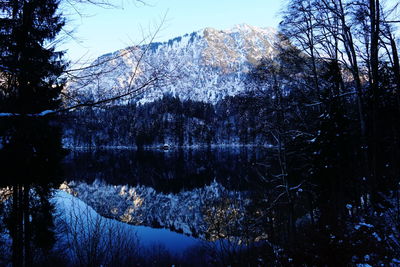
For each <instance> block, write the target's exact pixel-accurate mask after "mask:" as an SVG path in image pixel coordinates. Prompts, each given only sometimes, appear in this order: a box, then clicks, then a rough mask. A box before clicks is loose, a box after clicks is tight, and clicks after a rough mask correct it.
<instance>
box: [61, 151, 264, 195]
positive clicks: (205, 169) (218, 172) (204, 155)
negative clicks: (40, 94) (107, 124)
mask: <svg viewBox="0 0 400 267" xmlns="http://www.w3.org/2000/svg"><path fill="white" fill-rule="evenodd" d="M267 153H268V152H267V151H266V150H263V149H259V148H258V149H255V148H240V149H239V148H237V149H207V148H204V149H185V150H182V149H180V150H179V149H177V150H172V151H168V152H164V151H161V150H155V151H149V150H145V151H135V150H103V151H101V150H99V151H92V152H88V151H86V152H77V151H75V152H71V153H70V155H69V156H67V157H66V160H65V162H64V166H65V177H66V180H67V181H71V180H75V181H78V180H82V181H86V182H93V181H94V180H95V179H103V180H105V181H107V183H110V184H115V185H118V184H129V185H136V184H141V185H146V186H151V187H153V188H155V189H156V190H157V191H161V192H174V193H178V192H179V191H181V190H191V189H193V188H200V187H203V186H204V185H206V184H210V183H211V182H212V181H213V180H214V179H215V180H217V181H218V182H219V183H221V184H223V185H224V187H226V188H230V189H239V188H240V189H245V188H247V187H248V186H249V185H250V183H249V181H251V179H253V177H255V176H256V175H257V174H256V172H255V170H254V163H255V162H257V161H260V160H261V158H262V157H264V156H265V155H266V154H267Z"/></svg>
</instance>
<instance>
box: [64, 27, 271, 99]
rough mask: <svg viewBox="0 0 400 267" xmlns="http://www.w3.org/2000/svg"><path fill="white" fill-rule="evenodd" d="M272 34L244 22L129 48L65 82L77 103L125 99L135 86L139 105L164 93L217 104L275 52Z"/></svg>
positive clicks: (236, 88)
mask: <svg viewBox="0 0 400 267" xmlns="http://www.w3.org/2000/svg"><path fill="white" fill-rule="evenodd" d="M276 38H277V37H276V30H274V29H272V28H258V27H254V26H249V25H246V24H242V25H237V26H235V27H233V28H232V29H229V30H216V29H213V28H205V29H203V30H200V31H197V32H193V33H191V34H185V35H184V36H181V37H177V38H174V39H172V40H169V41H167V42H163V43H150V44H148V45H141V46H133V47H128V48H125V49H121V50H119V51H116V52H114V53H110V54H106V55H103V56H101V57H99V58H98V59H97V60H96V61H95V62H94V63H93V64H92V67H89V68H87V69H84V70H83V71H81V72H80V73H79V74H78V75H76V76H77V77H74V79H71V80H70V81H69V85H68V89H67V90H68V92H69V94H70V96H71V97H72V98H74V99H79V100H80V101H82V100H85V101H98V100H102V99H106V98H110V97H114V96H117V95H121V94H127V98H125V101H124V103H126V102H127V101H128V100H129V98H131V94H129V93H130V92H132V91H134V90H136V89H138V88H139V91H140V90H142V91H143V92H142V94H140V96H139V97H137V98H135V101H139V102H140V103H146V102H152V101H154V100H155V99H159V98H161V97H162V96H163V95H164V94H170V95H173V96H177V97H179V98H180V99H182V100H187V99H191V100H195V101H204V102H211V103H216V102H217V101H219V100H221V99H223V98H224V97H226V96H233V95H237V94H238V93H240V92H243V91H244V90H245V86H244V83H243V79H244V75H245V74H246V73H247V72H248V71H249V70H250V68H251V67H252V66H254V65H255V64H257V62H258V60H260V59H261V57H262V56H273V54H274V46H273V44H274V42H275V40H276ZM142 87H143V89H141V88H142ZM118 103H121V102H118Z"/></svg>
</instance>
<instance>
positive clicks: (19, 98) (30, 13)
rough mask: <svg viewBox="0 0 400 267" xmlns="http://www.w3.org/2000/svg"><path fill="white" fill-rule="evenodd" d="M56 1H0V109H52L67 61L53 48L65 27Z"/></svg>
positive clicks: (21, 112)
mask: <svg viewBox="0 0 400 267" xmlns="http://www.w3.org/2000/svg"><path fill="white" fill-rule="evenodd" d="M58 5H59V1H57V0H5V1H1V2H0V55H1V56H0V77H1V79H0V101H1V102H0V110H1V111H3V112H13V113H19V114H28V113H37V112H41V111H44V110H48V109H55V108H57V106H58V105H59V102H60V98H59V94H60V92H61V90H62V88H63V83H64V81H63V79H60V76H61V75H62V73H63V71H64V70H65V67H66V63H65V62H64V61H63V60H62V56H63V52H56V51H55V47H54V45H55V42H54V41H55V39H56V36H57V34H58V33H59V32H60V30H61V28H62V27H63V26H64V19H63V18H62V16H61V14H60V13H59V12H58V11H57V10H58Z"/></svg>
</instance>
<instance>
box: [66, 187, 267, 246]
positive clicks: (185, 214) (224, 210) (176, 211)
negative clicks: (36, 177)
mask: <svg viewBox="0 0 400 267" xmlns="http://www.w3.org/2000/svg"><path fill="white" fill-rule="evenodd" d="M64 188H65V189H66V190H67V191H69V192H71V193H73V194H75V195H76V196H77V197H78V198H80V199H81V200H83V201H84V202H85V203H87V204H88V205H90V206H92V207H93V208H94V209H95V210H96V211H97V212H99V213H100V214H102V215H103V216H106V217H111V218H116V219H118V220H121V221H124V222H127V223H131V224H136V225H148V226H158V227H165V228H169V229H173V230H175V231H178V232H183V233H185V234H188V235H194V236H199V237H201V238H203V239H207V240H215V239H218V238H227V237H234V236H235V237H237V236H240V237H243V235H245V234H248V233H247V232H246V229H247V228H248V227H249V225H248V222H249V220H248V219H249V218H248V215H249V214H247V209H248V207H249V205H251V204H252V201H251V200H250V198H249V193H248V192H239V191H232V190H227V189H226V188H224V187H223V186H222V185H221V184H219V183H217V182H215V181H214V182H212V183H211V184H210V185H206V186H204V187H202V188H196V189H193V190H191V191H181V192H179V193H176V194H172V193H169V194H164V193H159V192H157V191H155V190H154V189H153V188H151V187H146V186H134V187H131V186H121V185H119V186H113V185H108V184H106V183H104V182H100V181H98V180H96V181H94V182H93V183H92V184H86V183H83V182H71V183H69V185H64ZM252 234H253V235H255V234H257V233H255V232H253V233H252ZM258 234H259V235H262V233H258ZM246 237H249V236H246ZM253 238H254V239H255V238H260V236H254V237H253Z"/></svg>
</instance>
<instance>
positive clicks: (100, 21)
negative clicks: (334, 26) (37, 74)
mask: <svg viewBox="0 0 400 267" xmlns="http://www.w3.org/2000/svg"><path fill="white" fill-rule="evenodd" d="M145 1H146V3H147V5H143V4H139V3H133V1H132V2H129V0H124V2H123V3H122V4H121V5H120V6H121V8H117V9H104V8H99V7H94V6H89V5H87V6H79V7H77V6H75V7H74V8H77V9H79V12H80V13H82V14H83V16H78V15H77V14H76V12H75V10H74V9H73V8H72V7H70V6H65V7H63V12H64V13H65V14H66V15H67V18H68V29H74V33H73V36H74V39H71V38H69V39H68V40H66V41H64V43H63V44H62V46H61V47H60V48H61V49H63V50H67V57H68V58H69V59H71V60H73V61H76V60H77V59H78V58H80V57H82V56H83V57H84V58H85V59H87V60H91V59H94V58H96V57H98V56H100V55H102V54H105V53H108V52H112V51H115V50H117V49H121V48H124V47H126V46H129V45H133V44H135V43H138V42H140V41H141V40H142V39H143V33H142V32H143V31H144V32H145V34H148V33H149V31H152V30H154V27H155V26H156V25H159V23H160V21H161V19H162V18H163V17H164V16H165V15H166V21H165V22H164V24H163V29H162V30H161V31H160V32H159V33H158V35H157V41H166V40H168V39H171V38H174V37H176V36H180V35H183V34H185V33H191V32H193V31H196V30H199V29H202V28H205V27H213V28H217V29H228V28H230V27H232V26H234V25H235V24H241V23H247V24H250V25H254V26H259V27H265V26H269V27H277V25H278V23H279V15H278V12H279V10H280V9H281V5H282V2H283V1H282V0H246V1H244V0H197V1H193V0H145ZM115 2H117V1H115Z"/></svg>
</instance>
